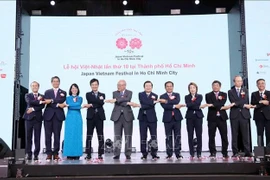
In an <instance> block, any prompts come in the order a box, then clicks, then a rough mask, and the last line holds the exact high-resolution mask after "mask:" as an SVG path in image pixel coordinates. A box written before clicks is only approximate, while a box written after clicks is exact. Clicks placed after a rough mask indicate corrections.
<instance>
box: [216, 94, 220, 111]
mask: <svg viewBox="0 0 270 180" xmlns="http://www.w3.org/2000/svg"><path fill="white" fill-rule="evenodd" d="M215 95H216V100H218V92H215ZM217 116H220V113H219V111H217Z"/></svg>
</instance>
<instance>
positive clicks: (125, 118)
mask: <svg viewBox="0 0 270 180" xmlns="http://www.w3.org/2000/svg"><path fill="white" fill-rule="evenodd" d="M131 98H132V91H129V90H127V89H126V90H124V92H120V91H114V92H113V99H116V102H115V103H114V108H113V111H112V115H111V120H112V121H114V155H115V156H120V153H121V147H122V132H123V129H124V133H125V155H126V156H127V157H129V156H130V155H131V151H132V131H133V120H134V119H135V118H134V115H133V111H132V109H131V107H130V106H129V105H127V103H128V102H130V101H131Z"/></svg>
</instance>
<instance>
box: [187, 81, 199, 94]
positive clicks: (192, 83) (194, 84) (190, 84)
mask: <svg viewBox="0 0 270 180" xmlns="http://www.w3.org/2000/svg"><path fill="white" fill-rule="evenodd" d="M192 85H193V86H195V88H196V93H197V92H198V86H197V84H196V83H194V82H191V83H189V85H188V92H190V90H189V88H190V86H192Z"/></svg>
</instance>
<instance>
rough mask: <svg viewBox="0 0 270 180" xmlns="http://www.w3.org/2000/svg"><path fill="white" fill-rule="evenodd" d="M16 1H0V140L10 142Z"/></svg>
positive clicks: (8, 143)
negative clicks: (0, 96) (0, 95)
mask: <svg viewBox="0 0 270 180" xmlns="http://www.w3.org/2000/svg"><path fill="white" fill-rule="evenodd" d="M15 16H16V1H0V24H1V30H0V87H1V88H2V89H1V94H3V96H2V99H1V102H2V103H0V114H1V119H0V124H1V125H0V138H2V139H3V140H4V141H5V142H6V143H7V145H8V146H9V147H11V142H12V122H13V120H12V119H13V89H14V88H13V87H14V63H15V23H16V21H15V20H16V17H15Z"/></svg>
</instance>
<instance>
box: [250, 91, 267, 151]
mask: <svg viewBox="0 0 270 180" xmlns="http://www.w3.org/2000/svg"><path fill="white" fill-rule="evenodd" d="M261 100H268V101H270V91H267V90H265V91H264V93H263V92H262V93H260V92H259V91H256V92H253V93H252V94H251V104H252V105H256V108H255V109H254V115H253V119H254V120H255V123H256V127H257V135H258V137H257V138H258V142H257V143H258V145H260V144H261V146H264V138H263V136H264V130H265V136H266V146H268V145H270V144H269V143H270V106H269V105H264V104H262V103H259V102H260V101H261Z"/></svg>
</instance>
